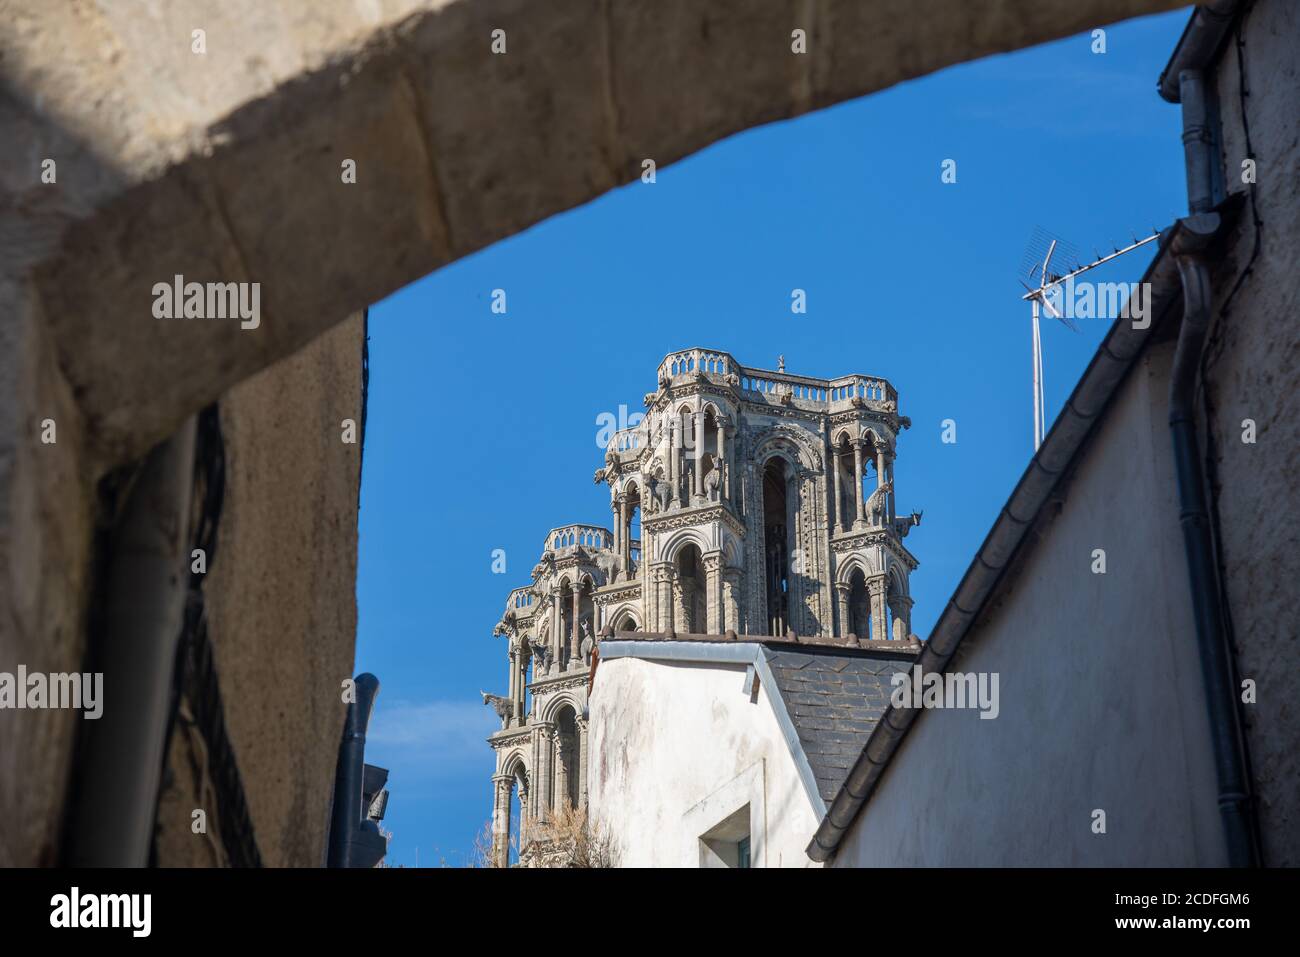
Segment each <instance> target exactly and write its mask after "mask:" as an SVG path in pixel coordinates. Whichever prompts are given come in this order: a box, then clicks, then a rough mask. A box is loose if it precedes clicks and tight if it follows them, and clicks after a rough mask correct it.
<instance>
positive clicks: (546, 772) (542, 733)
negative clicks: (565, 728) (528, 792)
mask: <svg viewBox="0 0 1300 957" xmlns="http://www.w3.org/2000/svg"><path fill="white" fill-rule="evenodd" d="M554 739H555V725H553V724H551V722H549V721H544V722H542V723H540V724H538V726H537V780H536V781H534V782H533V787H534V788H535V789H536V790H537V820H539V821H549V820H550V819H551V803H552V801H553V800H554V798H553V795H554V793H555V781H554V780H553V779H552V771H551V767H552V762H551V759H552V757H553V756H554V751H555V745H554V743H553V742H554Z"/></svg>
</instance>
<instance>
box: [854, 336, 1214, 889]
mask: <svg viewBox="0 0 1300 957" xmlns="http://www.w3.org/2000/svg"><path fill="white" fill-rule="evenodd" d="M1171 354H1172V343H1165V344H1163V345H1161V346H1158V347H1155V348H1154V349H1152V350H1151V351H1150V352H1149V353H1148V355H1147V356H1146V357H1145V358H1144V359H1142V360H1140V361H1139V362H1138V364H1137V365H1136V366H1135V368H1134V370H1133V373H1132V374H1131V375H1130V377H1129V379H1128V380H1127V382H1126V383H1125V384H1124V385H1123V386H1122V387H1121V390H1120V393H1119V395H1118V396H1117V397H1116V401H1115V402H1114V404H1113V405H1112V406H1111V409H1110V410H1109V412H1108V413H1107V415H1106V418H1105V421H1104V423H1103V424H1102V426H1101V429H1100V432H1099V433H1098V434H1097V435H1094V437H1093V440H1092V441H1091V442H1090V443H1089V445H1088V446H1087V448H1086V453H1085V456H1084V462H1083V463H1082V465H1081V466H1080V467H1079V469H1078V471H1077V472H1076V474H1075V475H1074V477H1073V479H1072V480H1071V481H1069V482H1068V484H1067V485H1066V486H1065V488H1064V489H1063V492H1062V495H1063V506H1062V510H1061V512H1060V514H1059V515H1056V516H1054V517H1051V518H1050V519H1049V521H1048V522H1047V524H1046V526H1045V528H1042V529H1040V531H1041V537H1040V539H1039V540H1038V542H1037V544H1036V545H1035V546H1033V551H1032V552H1031V553H1030V554H1029V555H1028V556H1027V560H1026V562H1025V564H1024V565H1023V566H1021V567H1020V568H1019V569H1018V570H1017V571H1016V572H1015V577H1014V578H1013V579H1012V580H1011V581H1010V587H1009V588H1008V589H1006V590H1004V592H1003V596H1002V598H1001V599H999V600H998V604H997V606H996V607H994V608H993V609H991V611H990V612H988V613H987V614H986V616H985V619H984V620H982V621H981V622H978V623H977V624H976V626H975V629H974V630H973V631H972V633H971V634H970V635H969V636H968V637H967V639H966V641H965V642H964V644H963V646H962V651H961V653H960V654H959V656H958V659H957V660H956V661H955V663H954V665H953V667H954V668H956V669H958V670H961V671H966V672H969V671H990V672H997V673H998V674H999V682H1000V688H999V690H1000V698H1001V713H1000V715H999V717H998V718H996V719H994V720H982V719H980V718H979V716H978V713H977V712H975V711H930V712H928V713H925V714H922V715H921V716H919V717H918V719H917V721H916V723H915V724H914V725H913V727H912V730H911V732H910V734H909V735H908V737H907V738H906V739H905V740H904V742H903V744H902V746H901V748H900V749H899V751H898V753H897V754H896V755H895V757H894V759H893V762H892V764H891V766H890V767H889V768H888V769H887V770H886V772H885V774H884V776H883V778H882V779H881V782H880V786H879V788H878V790H877V792H876V793H875V794H874V795H873V796H872V797H871V799H870V800H869V801H868V802H867V804H866V805H865V806H864V808H863V809H862V811H861V813H860V814H859V816H858V818H857V820H856V821H855V823H854V825H853V827H852V828H851V829H850V831H849V832H848V833H847V834H846V835H845V837H844V840H843V842H842V844H841V846H840V850H839V853H838V855H837V857H836V859H835V861H834V864H835V865H836V866H840V867H845V866H850V867H851V866H885V865H898V866H914V865H968V866H983V865H992V866H997V865H1001V866H1016V865H1049V866H1055V865H1076V866H1077V865H1083V866H1095V865H1121V866H1124V865H1127V866H1156V865H1166V866H1188V865H1209V866H1213V865H1222V864H1224V863H1225V860H1226V854H1225V850H1224V847H1223V840H1222V834H1221V830H1220V824H1219V816H1218V810H1217V806H1216V797H1215V793H1216V792H1215V778H1214V771H1213V766H1212V764H1211V754H1210V748H1209V740H1208V737H1207V734H1208V730H1207V722H1206V718H1205V710H1204V692H1203V689H1202V684H1201V676H1200V666H1199V659H1198V657H1197V649H1196V639H1195V633H1194V630H1193V626H1192V622H1191V619H1190V616H1189V613H1188V589H1187V584H1186V570H1185V565H1184V560H1183V554H1182V541H1181V533H1180V531H1179V526H1178V508H1177V504H1176V501H1175V497H1174V496H1175V492H1174V489H1173V485H1172V463H1171V461H1170V459H1171V455H1170V440H1169V437H1168V429H1167V425H1166V409H1167V402H1166V390H1167V381H1168V366H1169V361H1170V358H1171ZM1048 508H1049V509H1050V508H1051V506H1050V505H1049V506H1048ZM1095 548H1104V549H1105V550H1106V561H1107V571H1106V574H1104V575H1096V574H1093V573H1092V572H1091V570H1090V566H1091V563H1092V551H1093V549H1095ZM1094 809H1102V810H1104V811H1105V813H1106V833H1105V834H1095V833H1093V830H1092V824H1093V817H1092V812H1093V810H1094Z"/></svg>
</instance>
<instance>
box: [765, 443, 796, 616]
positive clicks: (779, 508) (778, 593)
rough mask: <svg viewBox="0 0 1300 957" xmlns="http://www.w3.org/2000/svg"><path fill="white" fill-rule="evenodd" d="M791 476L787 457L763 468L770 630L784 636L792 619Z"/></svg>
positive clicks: (770, 462) (775, 459)
mask: <svg viewBox="0 0 1300 957" xmlns="http://www.w3.org/2000/svg"><path fill="white" fill-rule="evenodd" d="M788 515H789V477H788V473H787V470H786V465H785V460H784V459H781V458H774V459H772V460H771V461H769V462H768V463H767V465H766V466H765V467H764V468H763V551H764V556H765V557H764V565H765V572H766V582H767V633H768V634H769V635H773V636H775V637H784V635H785V633H786V629H787V627H788V626H789V622H790V600H789V596H790V546H789V542H790V539H789V528H788Z"/></svg>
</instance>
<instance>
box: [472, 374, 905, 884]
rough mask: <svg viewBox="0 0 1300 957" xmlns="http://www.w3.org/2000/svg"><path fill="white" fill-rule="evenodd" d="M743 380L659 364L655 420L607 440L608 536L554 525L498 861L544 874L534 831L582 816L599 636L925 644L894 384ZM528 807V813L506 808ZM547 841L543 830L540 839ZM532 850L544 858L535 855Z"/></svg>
mask: <svg viewBox="0 0 1300 957" xmlns="http://www.w3.org/2000/svg"><path fill="white" fill-rule="evenodd" d="M784 365H785V364H784V361H781V362H778V368H777V370H776V371H775V372H770V371H763V370H759V369H747V368H745V367H743V366H741V365H740V364H739V363H737V362H736V360H735V359H733V358H732V357H731V356H730V355H728V354H727V353H725V352H717V351H713V350H709V349H689V350H686V351H683V352H676V353H673V354H671V355H669V356H667V357H666V358H665V359H664V360H663V362H661V363H660V364H659V370H658V388H657V389H656V390H655V391H654V392H651V393H648V394H647V395H646V396H645V408H646V412H645V416H644V418H642V419H641V420H640V421H639V422H637V423H636V424H635V425H632V426H631V427H630V428H626V429H624V430H622V431H619V432H616V433H614V434H613V435H612V437H611V438H610V441H609V443H608V446H607V449H606V453H605V464H604V467H603V468H601V469H600V470H598V471H597V472H596V476H595V479H596V482H597V483H598V484H603V485H605V486H606V487H607V488H608V489H609V495H610V510H611V512H612V518H613V522H612V525H613V528H612V530H611V529H608V528H603V527H599V526H592V525H568V526H562V527H560V528H555V529H552V531H551V532H550V533H549V534H548V535H547V538H546V542H545V543H544V546H543V551H542V555H541V560H540V561H539V562H538V564H537V565H536V567H534V568H533V573H532V583H531V584H529V585H526V586H524V587H522V588H516V589H515V590H514V591H512V592H511V593H510V595H509V598H508V599H507V602H506V609H505V614H504V616H503V617H502V619H501V621H500V622H499V623H498V624H497V626H496V630H495V633H496V634H497V635H501V636H504V637H505V638H506V639H507V640H508V645H509V647H508V660H509V681H508V693H507V695H505V696H496V695H485V696H484V697H485V700H486V701H487V702H488V703H490V704H492V705H493V706H494V707H495V708H496V710H497V713H498V714H499V715H500V717H501V720H502V727H501V730H500V731H498V732H496V733H494V734H493V735H492V737H491V738H490V739H489V742H490V744H491V745H492V748H493V750H494V751H495V752H496V755H497V772H496V775H495V776H494V779H493V780H494V782H495V802H496V803H495V807H494V814H493V857H494V861H495V863H498V864H505V863H507V862H508V861H509V859H510V853H511V851H510V848H511V846H512V845H513V846H514V847H516V848H519V849H520V850H522V851H523V853H522V855H521V859H523V860H525V861H527V860H529V858H530V840H529V838H530V834H531V832H532V831H533V830H535V829H534V828H533V827H532V825H533V824H534V823H535V822H545V821H547V820H548V819H549V818H550V817H551V816H552V815H553V814H554V813H555V811H556V809H557V808H559V807H560V806H561V803H562V802H563V803H565V804H568V805H576V806H579V807H585V805H586V751H587V749H586V737H587V731H586V686H587V675H588V671H589V668H590V664H591V659H592V655H593V652H594V651H595V649H596V648H597V645H598V642H599V638H600V637H601V636H603V635H609V634H614V633H616V632H629V631H634V632H643V633H644V632H649V633H657V634H660V635H663V636H665V637H676V636H684V635H686V634H708V635H721V634H726V633H729V632H735V633H737V634H745V635H762V636H771V637H776V638H782V637H787V636H788V637H791V638H793V637H808V638H820V639H840V640H843V641H846V642H852V643H855V644H859V645H860V644H862V643H864V642H883V641H905V642H915V641H916V640H917V639H916V636H914V635H913V634H912V632H911V610H912V599H911V597H910V595H909V576H910V574H911V572H912V571H913V570H914V569H915V568H916V567H917V561H916V559H915V558H914V557H913V556H912V554H911V552H909V551H908V550H907V548H906V547H904V545H903V539H904V538H906V537H907V534H908V532H909V531H910V530H911V529H912V527H913V526H916V525H919V524H920V521H921V516H920V513H919V512H914V513H911V514H910V515H907V516H903V517H899V516H898V515H897V514H896V512H895V506H894V459H895V449H896V444H897V440H898V435H899V433H900V432H901V431H902V430H904V429H906V428H908V427H909V426H910V425H911V422H910V420H909V419H908V418H907V417H906V416H900V415H899V414H898V396H897V393H896V392H895V391H894V388H893V386H891V385H890V384H889V383H888V382H886V381H885V380H884V379H880V378H877V377H874V376H866V375H847V376H842V377H840V378H836V379H816V378H812V377H808V376H799V375H792V374H789V373H787V372H786V371H785V368H784ZM512 807H517V811H512ZM539 833H540V832H539ZM531 850H532V852H533V853H536V851H537V848H531Z"/></svg>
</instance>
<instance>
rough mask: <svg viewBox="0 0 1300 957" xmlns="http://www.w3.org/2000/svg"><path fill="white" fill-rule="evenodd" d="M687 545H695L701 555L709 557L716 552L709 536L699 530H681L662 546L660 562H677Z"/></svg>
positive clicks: (674, 533)
mask: <svg viewBox="0 0 1300 957" xmlns="http://www.w3.org/2000/svg"><path fill="white" fill-rule="evenodd" d="M687 545H694V546H695V547H696V548H698V549H699V550H700V554H701V555H707V554H708V553H709V552H711V551H713V550H714V547H713V543H712V542H710V541H709V538H708V536H707V535H705V534H704V533H703V532H702V531H700V530H699V529H698V528H679V529H678V530H677V531H675V532H673V533H672V535H670V536H669V537H668V539H667V540H666V541H665V542H664V543H663V545H661V546H660V550H659V561H663V562H675V561H677V555H678V553H680V552H681V550H682V549H683V548H685V547H686V546H687Z"/></svg>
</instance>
